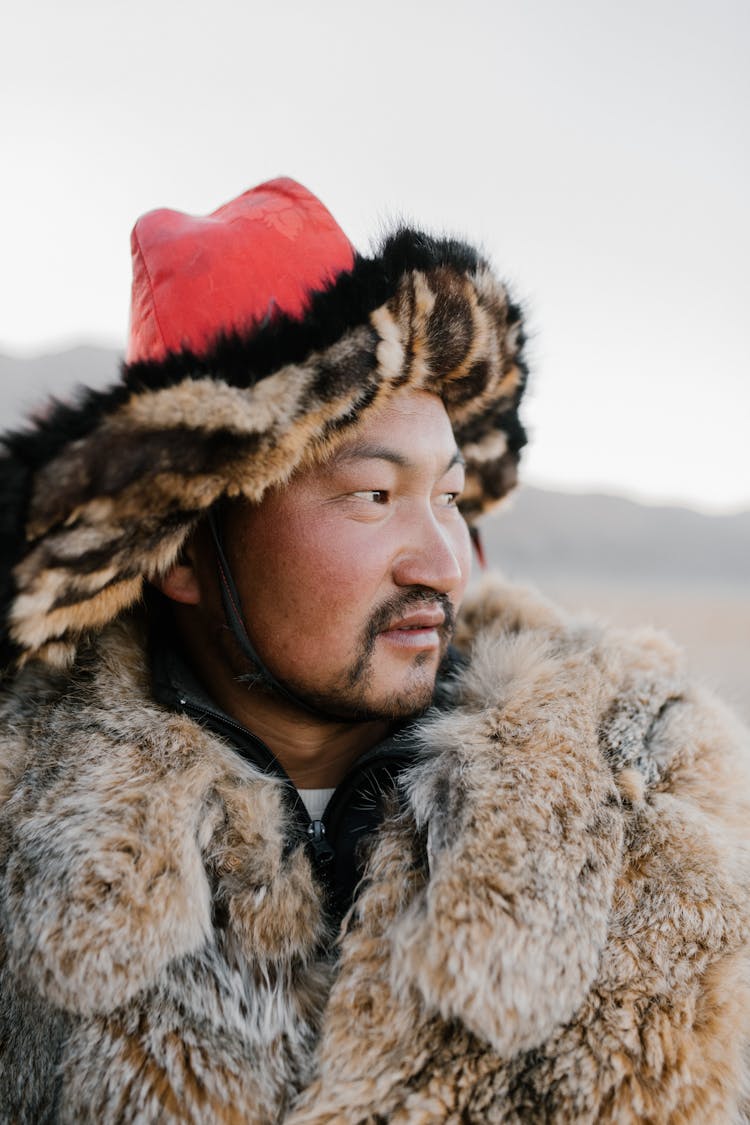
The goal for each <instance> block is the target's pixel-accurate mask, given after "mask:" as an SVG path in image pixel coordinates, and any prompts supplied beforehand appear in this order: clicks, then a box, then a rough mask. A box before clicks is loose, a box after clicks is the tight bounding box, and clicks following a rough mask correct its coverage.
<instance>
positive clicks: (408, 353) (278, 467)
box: [0, 230, 526, 665]
mask: <svg viewBox="0 0 750 1125" xmlns="http://www.w3.org/2000/svg"><path fill="white" fill-rule="evenodd" d="M523 344H524V336H523V330H522V322H521V313H520V310H519V308H518V307H517V306H516V305H514V304H513V302H512V301H511V300H510V298H509V296H508V293H507V291H506V289H505V287H504V285H502V284H501V283H500V282H499V281H498V280H497V279H496V277H495V276H494V274H493V273H492V271H491V270H490V268H489V266H488V265H487V263H486V262H484V261H483V260H482V259H481V258H480V257H479V255H478V254H477V253H476V252H475V251H474V250H472V249H471V248H470V247H468V246H465V245H464V244H462V243H456V242H449V241H440V240H435V239H431V238H428V237H427V236H426V235H423V234H421V233H419V232H417V231H408V230H404V231H401V232H400V233H399V234H397V235H395V236H393V237H392V238H390V239H389V240H388V241H387V242H386V243H385V244H384V246H383V247H382V249H381V252H380V253H379V254H378V255H377V256H376V257H374V258H372V259H367V258H359V259H358V260H357V261H356V262H355V265H354V268H353V269H352V270H351V271H350V272H346V273H343V274H341V275H340V276H339V278H338V279H337V280H336V282H335V283H333V284H332V285H331V286H330V287H329V288H328V289H326V290H325V291H323V292H320V293H317V294H314V295H312V296H311V299H310V308H309V310H308V313H307V315H306V317H305V318H304V320H303V321H302V322H298V321H294V320H290V319H289V318H288V317H284V316H279V317H277V318H275V319H274V320H273V321H271V322H270V323H269V324H267V325H265V326H252V327H251V330H250V331H249V332H248V334H247V335H245V336H239V335H235V336H229V337H225V338H220V339H219V340H217V341H216V343H215V345H214V347H213V349H212V350H210V351H209V352H207V353H206V354H201V355H194V354H192V353H190V352H185V353H181V354H177V355H169V356H167V357H166V359H164V360H163V361H159V362H141V363H136V364H132V365H130V366H129V367H127V368H125V369H124V372H123V380H122V382H121V383H120V384H119V385H118V386H116V387H114V388H113V389H112V390H110V391H107V392H100V393H94V392H90V393H89V394H88V396H87V398H86V399H85V400H84V401H82V402H81V403H80V404H79V405H77V406H76V405H74V406H70V407H61V408H58V410H56V411H54V412H53V413H52V414H51V415H50V416H49V417H48V418H46V419H44V420H42V421H40V423H39V425H38V426H37V429H36V430H35V431H33V432H30V433H26V434H16V435H11V436H8V437H6V439H5V447H6V455H5V457H4V458H0V484H2V494H3V497H4V499H5V505H6V507H5V511H4V513H3V515H2V522H0V559H1V560H2V566H0V663H2V664H11V663H18V662H22V661H23V660H25V659H28V658H29V657H35V658H42V659H45V660H47V661H48V662H49V663H54V664H58V665H64V664H66V663H70V661H71V660H72V659H73V658H74V657H75V653H76V650H77V647H78V644H79V642H80V641H81V640H82V638H84V637H85V636H86V635H87V634H90V633H92V632H96V631H97V630H99V629H101V628H102V627H103V626H104V625H105V624H106V623H107V622H109V621H111V620H113V619H114V618H115V617H117V616H118V614H120V613H121V612H122V611H123V610H125V609H127V608H128V607H129V606H131V605H133V604H134V603H135V602H136V601H137V600H138V599H139V597H140V594H141V591H142V587H143V581H144V578H146V579H148V578H153V577H154V576H156V575H159V574H163V573H164V572H165V571H166V570H167V569H168V568H169V566H170V565H171V564H172V563H173V562H174V560H175V559H176V557H177V556H178V554H179V551H180V549H181V548H182V546H183V544H184V542H185V540H186V537H187V536H188V534H189V533H190V531H191V530H192V528H193V527H194V526H195V524H196V522H197V521H198V519H199V518H200V517H201V515H203V514H204V513H205V512H206V511H207V509H208V508H209V507H210V506H211V505H213V504H214V503H215V502H216V501H217V500H218V499H219V498H220V497H222V496H225V495H226V496H239V495H244V496H246V497H247V498H248V499H250V500H259V499H260V498H261V497H262V496H263V494H264V493H265V492H266V491H267V489H269V488H271V487H273V486H274V485H277V484H281V483H284V482H285V481H286V480H288V479H289V477H290V476H291V474H292V473H293V472H294V471H295V469H297V468H298V467H300V466H301V465H303V464H304V463H305V462H306V461H309V460H311V459H312V460H317V459H321V458H325V457H326V456H328V455H329V454H330V453H331V452H332V450H333V449H334V448H335V445H336V443H337V442H338V441H339V440H340V439H341V437H342V436H343V435H344V434H345V432H346V430H347V428H348V427H349V426H350V425H352V424H353V423H355V422H357V421H358V420H359V419H361V418H362V417H363V416H364V415H365V414H366V412H367V411H368V410H369V409H371V408H372V407H373V406H374V405H375V404H382V403H383V402H385V401H387V400H388V398H389V397H390V396H391V395H393V394H394V393H396V392H397V391H398V390H399V389H400V388H403V387H410V388H413V389H423V390H426V391H430V392H434V393H436V394H438V395H439V396H440V397H441V398H442V400H443V402H444V404H445V407H446V410H447V412H448V414H449V416H450V419H451V423H452V426H453V429H454V433H455V435H456V440H457V442H458V444H459V446H460V447H461V449H462V451H463V455H464V457H465V460H466V467H467V474H466V480H467V483H466V488H465V490H464V493H463V498H462V501H461V503H462V510H463V512H464V515H465V516H466V517H467V518H469V519H473V518H475V517H476V516H477V515H478V514H480V513H481V512H482V511H485V510H487V509H488V508H490V507H491V506H493V505H494V504H496V503H497V502H498V501H499V500H500V499H501V498H502V497H503V496H505V495H506V493H507V492H508V491H509V490H510V489H511V488H512V487H513V485H514V484H515V480H516V465H517V461H518V455H519V451H520V449H521V447H522V446H523V445H524V443H525V434H524V430H523V427H522V425H521V423H520V421H519V418H518V404H519V401H520V399H521V395H522V393H523V389H524V385H525V381H526V366H525V362H524V358H523Z"/></svg>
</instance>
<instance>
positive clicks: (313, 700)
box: [294, 672, 435, 723]
mask: <svg viewBox="0 0 750 1125" xmlns="http://www.w3.org/2000/svg"><path fill="white" fill-rule="evenodd" d="M294 691H295V694H296V695H298V696H299V697H300V698H301V699H302V700H303V701H304V702H305V703H306V704H307V705H308V706H309V707H313V708H314V709H315V710H316V711H319V712H321V714H324V715H327V716H329V717H330V718H332V719H340V720H342V721H345V722H352V721H354V722H373V721H380V722H383V721H384V720H385V721H387V722H391V723H393V722H404V721H406V720H407V719H412V718H415V717H416V716H417V715H421V714H423V713H424V712H425V711H426V710H427V708H428V707H429V706H430V703H431V702H432V697H433V695H434V692H435V674H434V672H433V673H431V674H429V675H428V674H426V673H425V674H423V675H422V676H420V677H418V678H416V679H413V680H412V682H411V683H410V684H407V685H405V684H404V683H403V682H402V683H399V684H394V685H393V686H392V687H385V686H384V687H380V688H378V687H377V686H376V685H372V684H370V685H368V686H367V687H364V686H363V687H362V688H361V689H359V690H357V689H349V690H346V691H343V690H341V689H339V690H336V689H332V690H330V691H322V692H313V691H305V689H304V688H303V687H302V685H295V687H294Z"/></svg>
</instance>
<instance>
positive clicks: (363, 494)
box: [352, 488, 390, 504]
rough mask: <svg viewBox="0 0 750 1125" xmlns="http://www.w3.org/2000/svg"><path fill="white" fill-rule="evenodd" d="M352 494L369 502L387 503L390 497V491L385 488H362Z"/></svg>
mask: <svg viewBox="0 0 750 1125" xmlns="http://www.w3.org/2000/svg"><path fill="white" fill-rule="evenodd" d="M352 495H353V496H356V498H357V499H358V500H366V501H367V502H368V503H370V504H387V503H388V501H389V499H390V493H389V492H388V491H387V489H385V488H362V489H359V490H358V491H357V492H354V493H352Z"/></svg>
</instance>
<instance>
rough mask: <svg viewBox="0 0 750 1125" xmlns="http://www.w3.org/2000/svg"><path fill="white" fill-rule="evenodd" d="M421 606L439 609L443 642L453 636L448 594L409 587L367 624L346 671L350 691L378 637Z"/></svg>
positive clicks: (453, 626)
mask: <svg viewBox="0 0 750 1125" xmlns="http://www.w3.org/2000/svg"><path fill="white" fill-rule="evenodd" d="M423 605H429V606H430V607H434V606H436V605H438V606H440V608H441V609H442V611H443V614H444V616H445V620H444V621H443V623H442V624H441V625H438V626H436V628H437V630H438V631H439V632H440V633H442V634H443V635H444V637H445V638H446V641H447V640H449V639H450V638H451V637H452V636H453V631H454V629H455V627H456V613H455V610H454V608H453V603H452V602H451V600H450V598H449V597H448V595H447V594H441V593H438V592H437V591H435V590H430V589H428V588H427V587H426V586H411V587H410V588H409V589H408V590H402V591H401V593H400V594H395V595H394V596H393V597H392V598H389V599H388V600H387V601H386V602H383V604H382V605H380V606H378V608H377V609H376V610H374V612H373V613H372V615H371V617H370V620H369V621H368V622H367V625H366V627H365V631H364V635H363V637H362V642H361V646H360V651H359V654H358V656H357V660H356V662H355V664H354V665H353V667H352V668H351V669H350V670H349V675H348V677H347V678H348V681H349V686H350V687H353V686H354V685H355V684H356V683H357V682H358V681H359V679H360V678H361V676H362V674H363V673H364V671H365V669H366V668H367V665H368V663H369V661H370V657H371V656H372V652H373V649H374V648H375V641H376V640H377V638H378V634H379V633H382V632H383V631H384V630H385V629H387V628H388V626H389V625H390V624H391V623H392V622H393V621H398V619H399V618H400V617H402V616H403V615H404V614H405V613H406V612H408V611H409V610H410V609H415V608H419V607H420V606H423Z"/></svg>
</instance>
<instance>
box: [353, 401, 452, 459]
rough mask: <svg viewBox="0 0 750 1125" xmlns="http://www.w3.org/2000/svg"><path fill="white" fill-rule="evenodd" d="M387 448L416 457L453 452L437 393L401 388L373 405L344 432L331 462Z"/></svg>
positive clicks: (449, 430)
mask: <svg viewBox="0 0 750 1125" xmlns="http://www.w3.org/2000/svg"><path fill="white" fill-rule="evenodd" d="M388 449H391V450H393V451H394V452H402V453H403V454H404V456H407V455H408V456H409V459H418V460H419V459H430V458H431V457H435V458H439V459H442V458H444V457H445V456H446V454H447V455H449V456H450V455H451V454H453V453H454V452H455V451H456V440H455V438H454V436H453V430H452V428H451V424H450V419H449V418H448V414H447V413H446V410H445V407H444V405H443V403H442V401H441V400H440V399H439V398H438V397H437V395H433V394H430V393H429V392H427V391H415V390H405V391H400V392H398V393H397V394H395V395H393V396H392V397H391V398H389V399H388V400H387V401H386V402H384V403H382V404H380V405H378V404H376V405H375V406H374V407H373V408H372V409H371V410H368V411H367V412H366V413H365V415H364V416H363V417H362V418H361V419H360V420H359V422H358V423H357V424H356V425H355V426H353V427H352V428H351V429H350V430H348V431H347V433H346V436H345V437H344V438H343V440H342V441H341V444H340V445H338V446H337V448H336V450H335V451H334V454H333V457H332V459H331V460H332V463H333V464H334V465H335V464H338V463H340V462H342V461H346V460H348V459H351V458H354V457H360V458H361V457H367V456H368V454H372V455H373V456H377V451H378V450H382V451H384V452H385V451H387V450H388Z"/></svg>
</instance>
